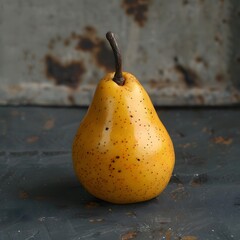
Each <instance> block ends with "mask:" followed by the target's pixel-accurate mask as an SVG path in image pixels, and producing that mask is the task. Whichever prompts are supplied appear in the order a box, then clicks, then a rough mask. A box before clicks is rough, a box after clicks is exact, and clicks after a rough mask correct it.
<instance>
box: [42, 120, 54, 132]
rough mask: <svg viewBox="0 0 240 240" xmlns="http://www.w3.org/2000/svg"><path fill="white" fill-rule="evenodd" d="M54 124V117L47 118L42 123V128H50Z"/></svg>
mask: <svg viewBox="0 0 240 240" xmlns="http://www.w3.org/2000/svg"><path fill="white" fill-rule="evenodd" d="M54 124H55V120H54V119H48V120H47V121H46V122H45V123H44V125H43V129H44V130H50V129H52V128H53V127H54Z"/></svg>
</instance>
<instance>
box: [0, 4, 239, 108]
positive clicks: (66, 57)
mask: <svg viewBox="0 0 240 240" xmlns="http://www.w3.org/2000/svg"><path fill="white" fill-rule="evenodd" d="M109 30H111V31H113V32H114V33H115V34H116V37H117V39H118V42H119V46H120V48H121V50H122V55H123V66H124V70H125V71H128V72H131V73H133V74H134V75H135V76H136V77H137V78H138V79H139V80H140V82H141V83H142V84H143V85H144V87H145V88H146V90H147V91H148V93H149V95H150V97H151V98H152V101H153V103H154V104H155V105H156V106H158V105H160V106H178V105H179V106H186V105H213V106H214V105H235V104H239V102H240V79H239V76H240V44H239V38H240V31H239V30H240V1H238V0H208V1H206V0H172V1H168V0H122V1H107V0H101V1H97V0H91V1H89V0H88V1H87V0H82V1H78V0H68V1H64V0H58V1H53V0H41V1H37V0H18V1H13V0H1V1H0V52H1V54H0V104H1V105H9V104H11V105H24V104H26V105H51V106H73V105H78V106H86V105H88V104H89V103H90V102H91V99H92V96H93V93H94V90H95V87H96V84H97V83H98V81H99V80H100V79H101V78H102V77H103V76H104V75H105V73H107V72H109V71H113V67H114V61H113V55H112V52H111V50H110V47H109V44H108V42H107V41H106V39H105V34H106V32H107V31H109Z"/></svg>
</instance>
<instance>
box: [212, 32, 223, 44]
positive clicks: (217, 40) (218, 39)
mask: <svg viewBox="0 0 240 240" xmlns="http://www.w3.org/2000/svg"><path fill="white" fill-rule="evenodd" d="M214 41H215V42H216V43H218V44H220V45H222V43H223V42H222V38H221V37H220V36H219V35H218V34H216V35H215V37H214Z"/></svg>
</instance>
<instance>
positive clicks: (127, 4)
mask: <svg viewBox="0 0 240 240" xmlns="http://www.w3.org/2000/svg"><path fill="white" fill-rule="evenodd" d="M149 3H150V1H149V0H123V2H122V7H123V9H125V12H126V14H127V15H129V16H131V17H133V19H134V21H135V22H136V23H137V24H138V25H139V26H140V27H143V26H144V24H145V22H146V21H147V12H148V8H149Z"/></svg>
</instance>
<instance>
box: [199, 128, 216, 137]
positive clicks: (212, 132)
mask: <svg viewBox="0 0 240 240" xmlns="http://www.w3.org/2000/svg"><path fill="white" fill-rule="evenodd" d="M202 132H204V133H208V134H209V135H213V134H214V132H215V131H214V129H213V128H208V127H204V128H203V129H202Z"/></svg>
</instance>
